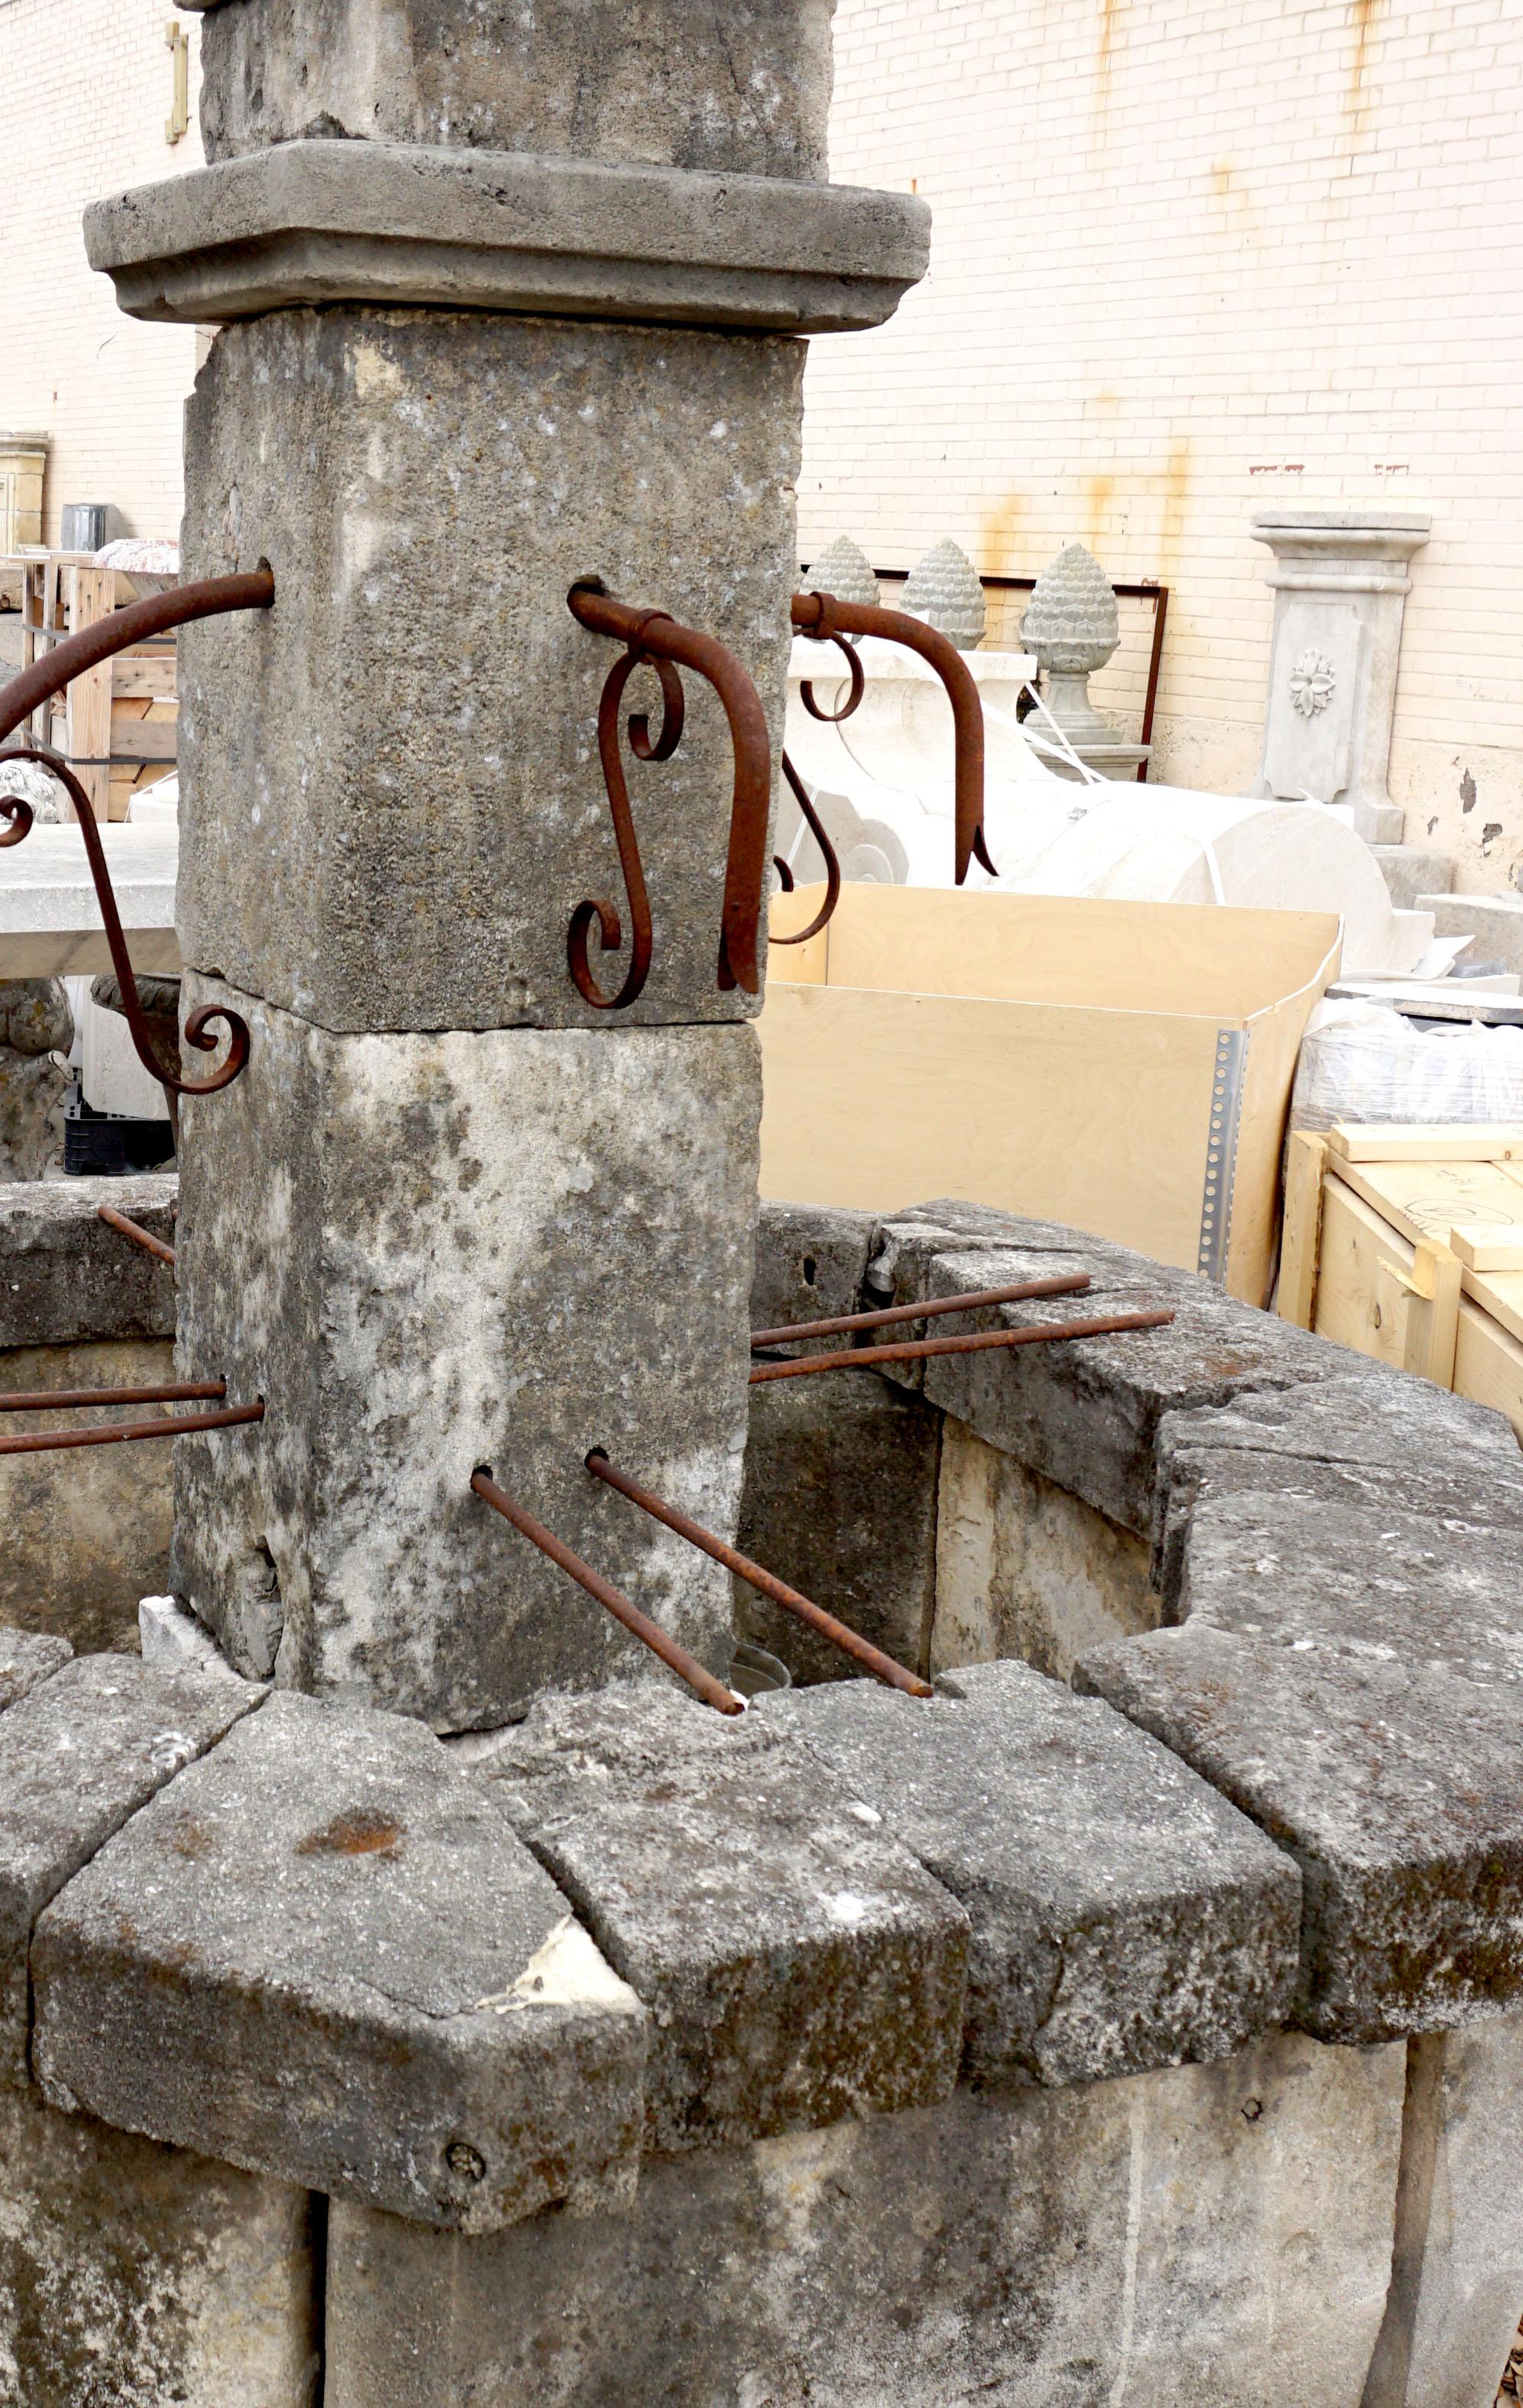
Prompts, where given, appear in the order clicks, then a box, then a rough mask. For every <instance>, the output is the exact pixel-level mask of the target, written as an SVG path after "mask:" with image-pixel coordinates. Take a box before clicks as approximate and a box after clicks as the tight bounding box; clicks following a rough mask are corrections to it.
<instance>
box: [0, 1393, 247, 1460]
mask: <svg viewBox="0 0 1523 2408" xmlns="http://www.w3.org/2000/svg"><path fill="white" fill-rule="evenodd" d="M264 1418H265V1408H264V1406H263V1405H229V1406H228V1407H227V1409H226V1411H225V1412H220V1413H178V1414H177V1413H164V1414H162V1415H161V1416H160V1418H159V1419H158V1420H157V1421H153V1422H118V1423H116V1424H115V1426H112V1427H110V1428H107V1429H79V1430H23V1431H22V1435H21V1436H20V1438H0V1455H50V1454H51V1453H52V1452H53V1451H54V1449H55V1448H59V1447H65V1446H119V1445H121V1443H122V1441H123V1440H124V1439H132V1438H180V1437H181V1436H182V1435H183V1434H184V1432H185V1431H187V1430H214V1429H230V1428H231V1427H232V1426H233V1424H234V1423H235V1422H262V1421H263V1420H264Z"/></svg>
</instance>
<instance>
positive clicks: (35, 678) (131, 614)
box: [0, 568, 275, 743]
mask: <svg viewBox="0 0 1523 2408" xmlns="http://www.w3.org/2000/svg"><path fill="white" fill-rule="evenodd" d="M274 599H275V579H274V576H273V574H272V572H271V571H270V570H269V569H267V568H255V569H251V570H250V571H249V572H248V573H247V574H246V575H243V576H237V577H202V578H199V579H197V580H196V581H194V583H193V584H190V585H175V586H171V588H170V590H169V592H168V593H167V594H151V595H149V597H148V599H147V601H146V602H129V603H128V605H127V607H126V609H124V610H113V611H111V612H110V613H109V615H108V617H106V618H104V619H97V620H96V621H95V623H94V624H93V626H89V627H81V628H80V629H79V633H78V634H77V635H73V636H68V637H65V639H64V641H63V642H62V643H61V644H57V645H55V646H54V647H53V649H52V651H51V652H44V653H43V654H42V656H41V658H40V659H38V660H35V661H34V662H33V663H32V665H31V667H30V668H24V669H22V673H21V675H20V677H13V678H12V679H11V680H10V682H9V683H8V685H5V686H0V743H4V741H5V739H6V738H7V736H9V735H10V734H11V733H12V732H13V730H14V729H16V728H18V727H20V725H21V724H22V720H23V719H29V718H30V717H31V715H32V713H33V711H34V710H36V707H37V705H38V703H40V702H46V701H47V700H48V698H49V696H50V695H55V694H60V693H62V691H63V689H64V687H65V686H66V685H67V684H68V683H69V681H70V680H71V679H72V678H77V677H79V676H80V675H82V673H83V672H84V670H86V669H93V668H94V667H97V666H98V664H99V663H100V662H102V661H105V660H109V658H110V656H111V654H112V653H113V652H125V651H126V649H127V647H128V645H129V644H135V643H136V642H138V641H139V640H140V638H142V637H144V636H161V635H163V634H164V633H165V630H166V629H167V628H170V627H183V626H185V625H187V624H189V622H190V621H191V620H193V619H215V618H216V617H217V616H218V615H219V614H220V613H221V612H222V611H223V610H267V609H269V607H270V604H271V603H272V602H273V601H274Z"/></svg>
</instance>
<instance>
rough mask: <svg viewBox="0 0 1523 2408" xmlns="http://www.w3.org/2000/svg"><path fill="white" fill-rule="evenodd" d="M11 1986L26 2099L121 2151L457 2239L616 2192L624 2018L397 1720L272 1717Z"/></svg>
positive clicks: (126, 1847) (629, 2124)
mask: <svg viewBox="0 0 1523 2408" xmlns="http://www.w3.org/2000/svg"><path fill="white" fill-rule="evenodd" d="M59 1677H60V1678H62V1677H63V1676H62V1675H60V1676H59ZM193 1677H198V1676H191V1675H181V1676H180V1679H181V1680H182V1681H189V1680H190V1679H192V1678H193ZM199 1685H200V1687H201V1688H202V1689H203V1690H204V1692H205V1694H206V1695H207V1696H208V1699H213V1700H215V1701H216V1702H217V1704H218V1706H219V1708H221V1709H222V1710H223V1711H224V1712H225V1710H226V1700H227V1699H228V1697H229V1694H230V1692H231V1684H229V1683H225V1682H222V1681H212V1680H205V1679H200V1680H199ZM3 1727H4V1723H3V1718H0V1731H3ZM32 1979H33V1987H34V1991H35V1995H36V2028H35V2033H34V2041H33V2064H34V2067H35V2069H36V2072H37V2075H38V2078H39V2079H40V2081H41V2083H42V2085H43V2088H44V2090H45V2092H46V2093H47V2095H48V2097H49V2098H50V2100H52V2101H53V2103H54V2104H55V2105H59V2106H65V2107H75V2106H79V2107H81V2108H83V2109H85V2110H86V2111H87V2112H89V2113H91V2114H97V2115H99V2116H101V2117H102V2118H104V2120H105V2121H107V2122H108V2123H111V2124H115V2125H118V2126H120V2127H121V2128H123V2129H124V2130H127V2131H137V2132H146V2133H148V2134H150V2135H151V2137H152V2138H154V2139H157V2140H164V2141H171V2142H174V2143H177V2144H178V2145H180V2146H181V2147H186V2148H198V2149H200V2150H202V2151H204V2152H205V2153H206V2154H208V2156H213V2157H225V2158H226V2159H228V2161H229V2162H230V2163H231V2164H233V2165H239V2166H244V2167H247V2168H248V2169H249V2170H250V2171H254V2172H264V2173H272V2174H275V2175H277V2176H279V2177H280V2179H281V2180H283V2181H288V2182H295V2183H298V2184H302V2185H305V2186H308V2187H309V2188H311V2189H314V2190H326V2191H330V2192H334V2193H338V2194H341V2195H344V2196H347V2197H353V2198H359V2199H363V2200H367V2201H370V2202H372V2203H374V2204H377V2205H379V2206H382V2207H385V2208H387V2209H389V2210H390V2211H392V2212H393V2213H394V2214H399V2215H410V2216H416V2217H421V2218H423V2219H424V2221H425V2222H431V2223H435V2224H439V2225H446V2226H450V2227H453V2228H455V2229H460V2230H463V2231H490V2230H491V2229H494V2228H495V2227H496V2226H497V2225H500V2224H503V2223H507V2222H510V2221H511V2219H512V2218H513V2217H515V2216H520V2215H525V2214H533V2212H534V2211H535V2210H536V2209H538V2208H539V2207H542V2206H544V2205H546V2204H548V2203H549V2202H551V2201H553V2200H572V2201H573V2202H575V2203H578V2204H596V2203H597V2202H599V2201H601V2200H608V2199H609V2198H610V2197H617V2196H621V2195H622V2193H623V2191H624V2189H625V2187H626V2186H627V2184H628V2183H629V2181H631V2180H632V2178H633V2173H634V2169H635V2165H636V2163H637V2153H638V2149H639V2114H640V2069H641V2065H642V2063H643V2059H644V2054H645V2018H644V2015H643V2013H642V2011H641V2009H640V2006H639V2000H637V1999H636V1998H635V1997H634V1995H633V1993H632V1992H630V1991H629V1990H627V1989H626V1988H625V1985H624V1984H623V1983H622V1982H620V1981H619V1980H618V1979H617V1977H616V1976H615V1975H614V1974H613V1973H611V1971H610V1970H609V1968H608V1966H607V1965H606V1964H605V1963H604V1962H603V1960H602V1958H601V1957H599V1956H598V1954H597V1951H596V1948H595V1947H594V1946H593V1944H592V1942H591V1941H590V1940H589V1939H588V1938H587V1936H586V1934H585V1933H584V1932H583V1931H582V1930H581V1929H579V1928H578V1927H577V1925H576V1923H575V1921H574V1919H573V1918H572V1917H571V1915H570V1914H568V1911H567V1908H566V1904H565V1901H564V1899H562V1898H561V1897H560V1895H559V1893H558V1892H557V1891H556V1889H555V1887H554V1885H553V1883H552V1882H551V1881H549V1880H548V1878H547V1877H546V1875H545V1874H544V1873H543V1872H541V1871H540V1870H539V1866H538V1865H537V1864H536V1863H535V1861H534V1859H533V1857H532V1856H530V1855H529V1853H528V1851H527V1849H525V1848H524V1846H523V1845H522V1843H521V1842H519V1841H518V1840H517V1839H516V1838H515V1837H514V1835H513V1832H512V1828H511V1827H510V1824H509V1822H508V1820H507V1817H506V1815H505V1814H504V1813H503V1812H502V1808H501V1805H500V1803H499V1801H498V1799H496V1797H494V1796H493V1795H492V1794H491V1792H490V1791H489V1790H488V1789H486V1788H484V1787H483V1786H482V1785H480V1784H479V1783H476V1782H474V1781H472V1780H471V1778H470V1777H469V1776H468V1775H467V1774H466V1773H465V1772H463V1771H461V1770H458V1769H457V1768H456V1767H455V1766H453V1765H452V1764H451V1762H450V1759H449V1756H448V1755H447V1754H446V1752H445V1750H444V1749H443V1748H441V1747H440V1746H439V1744H438V1741H437V1740H435V1739H434V1738H432V1737H431V1736H430V1734H429V1733H428V1732H427V1731H426V1730H424V1727H423V1726H422V1725H421V1724H419V1723H412V1722H406V1721H403V1720H401V1719H400V1718H398V1717H395V1716H393V1715H384V1714H376V1713H365V1712H361V1711H356V1710H352V1709H340V1708H324V1707H322V1706H318V1705H314V1704H313V1703H312V1702H311V1701H310V1700H309V1699H301V1698H281V1697H276V1698H271V1699H268V1700H267V1702H266V1704H265V1705H264V1706H263V1707H262V1708H261V1709H260V1711H259V1712H258V1713H254V1714H251V1715H250V1716H249V1717H248V1718H247V1719H246V1720H245V1721H243V1722H242V1723H240V1724H238V1725H237V1726H236V1727H235V1728H234V1729H233V1730H232V1731H231V1732H230V1733H229V1735H228V1737H227V1738H226V1739H225V1740H224V1741H223V1744H222V1746H221V1747H220V1748H218V1749H217V1750H216V1751H215V1752H214V1753H213V1754H212V1755H211V1756H209V1757H208V1758H207V1759H206V1760H205V1761H204V1762H202V1763H200V1764H198V1765H196V1766H194V1767H193V1768H192V1769H191V1770H189V1771H186V1772H184V1773H182V1774H181V1775H180V1779H179V1780H178V1781H177V1782H175V1783H174V1784H173V1785H172V1786H171V1787H170V1788H169V1789H168V1790H167V1791H165V1793H164V1794H163V1795H161V1796H160V1797H158V1798H156V1799H153V1801H152V1803H151V1805H149V1806H148V1807H146V1808H145V1809H144V1810H143V1811H142V1812H141V1813H138V1814H137V1815H136V1816H135V1817H134V1819H133V1820H132V1822H131V1823H129V1824H128V1825H127V1827H126V1828H125V1829H124V1830H122V1831H120V1832H119V1833H118V1834H117V1836H116V1838H115V1839H114V1840H112V1841H110V1842H108V1844H107V1845H106V1846H105V1847H104V1848H102V1849H101V1851H100V1853H99V1854H98V1855H97V1856H95V1857H94V1859H93V1862H92V1863H90V1864H89V1865H87V1866H86V1867H85V1869H84V1871H82V1872H80V1873H79V1874H77V1875H76V1877H75V1879H74V1880H73V1881H71V1882H70V1883H69V1884H68V1885H67V1887H66V1888H65V1890H64V1891H63V1892H62V1893H61V1895H60V1896H59V1897H58V1898H57V1899H55V1900H54V1902H53V1904H52V1906H51V1907H50V1908H49V1910H48V1912H47V1913H46V1914H45V1915H44V1916H43V1917H42V1918H41V1921H40V1922H39V1924H38V1927H37V1931H36V1938H35V1940H34V1942H33V1950H32Z"/></svg>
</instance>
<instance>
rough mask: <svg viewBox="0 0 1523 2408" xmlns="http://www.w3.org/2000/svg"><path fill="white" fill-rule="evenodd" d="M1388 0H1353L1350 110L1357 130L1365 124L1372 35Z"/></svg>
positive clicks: (1349, 89)
mask: <svg viewBox="0 0 1523 2408" xmlns="http://www.w3.org/2000/svg"><path fill="white" fill-rule="evenodd" d="M1386 5H1387V0H1351V6H1352V11H1353V22H1354V55H1353V58H1352V60H1351V61H1350V63H1349V70H1348V113H1349V115H1350V116H1351V117H1352V119H1353V121H1354V130H1355V132H1356V133H1359V132H1360V131H1361V130H1362V128H1363V124H1364V115H1365V108H1366V103H1367V99H1368V94H1367V93H1366V90H1365V79H1366V76H1367V75H1368V72H1369V66H1370V36H1371V35H1372V32H1373V30H1374V27H1375V24H1376V23H1377V22H1378V20H1379V19H1380V18H1381V17H1382V16H1383V15H1384V14H1385V10H1386Z"/></svg>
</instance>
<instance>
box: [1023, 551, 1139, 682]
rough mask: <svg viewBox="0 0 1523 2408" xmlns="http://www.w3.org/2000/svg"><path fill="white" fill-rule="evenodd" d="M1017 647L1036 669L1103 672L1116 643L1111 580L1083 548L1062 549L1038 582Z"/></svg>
mask: <svg viewBox="0 0 1523 2408" xmlns="http://www.w3.org/2000/svg"><path fill="white" fill-rule="evenodd" d="M1021 641H1022V643H1023V644H1024V645H1025V646H1026V648H1027V652H1035V654H1036V656H1037V662H1038V665H1039V667H1042V668H1043V669H1047V670H1052V669H1057V670H1059V671H1064V672H1068V673H1070V674H1071V673H1075V672H1078V671H1081V670H1082V671H1084V672H1085V674H1087V673H1088V671H1089V670H1091V669H1099V668H1103V667H1105V664H1106V662H1107V661H1108V660H1109V659H1110V657H1111V654H1112V653H1113V652H1114V651H1115V648H1116V646H1117V645H1118V644H1119V643H1120V641H1121V621H1120V618H1119V615H1118V613H1117V610H1116V607H1115V595H1114V594H1113V593H1112V591H1111V581H1110V579H1109V578H1108V577H1107V576H1106V574H1105V571H1104V569H1103V568H1102V567H1101V566H1100V565H1099V561H1098V560H1097V559H1096V558H1095V555H1094V553H1093V552H1086V551H1085V548H1084V545H1083V544H1082V543H1070V544H1065V545H1064V547H1063V550H1062V551H1061V552H1059V553H1058V555H1057V558H1056V560H1054V561H1052V562H1050V563H1049V565H1048V566H1047V567H1045V568H1044V569H1043V570H1042V575H1041V576H1040V577H1039V578H1038V580H1037V581H1036V584H1035V586H1034V588H1033V589H1032V594H1031V599H1030V601H1029V602H1028V603H1027V609H1026V616H1025V618H1024V619H1023V620H1022V621H1021Z"/></svg>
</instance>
